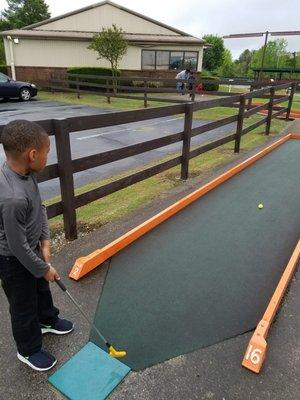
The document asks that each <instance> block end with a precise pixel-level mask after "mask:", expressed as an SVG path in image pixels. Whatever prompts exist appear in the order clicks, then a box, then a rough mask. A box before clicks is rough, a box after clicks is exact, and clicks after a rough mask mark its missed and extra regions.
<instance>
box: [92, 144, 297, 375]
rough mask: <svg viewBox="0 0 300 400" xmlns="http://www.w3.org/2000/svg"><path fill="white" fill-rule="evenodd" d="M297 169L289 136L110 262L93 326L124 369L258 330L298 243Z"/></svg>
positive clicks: (295, 147)
mask: <svg viewBox="0 0 300 400" xmlns="http://www.w3.org/2000/svg"><path fill="white" fill-rule="evenodd" d="M299 171H300V140H296V139H291V140H289V141H288V142H286V143H284V144H283V145H281V146H280V147H279V148H277V149H275V150H273V151H272V152H271V153H270V154H268V155H266V156H265V157H263V158H262V159H260V160H258V161H257V162H256V163H254V164H253V165H252V166H250V167H248V168H246V169H245V170H244V171H242V172H240V173H239V174H237V175H236V176H234V177H233V178H231V179H230V180H229V181H227V182H225V183H223V184H222V185H221V186H219V187H217V188H216V189H214V190H212V191H211V192H209V193H208V194H206V195H205V196H204V197H202V198H200V199H199V200H197V201H196V202H195V203H193V204H191V205H189V206H188V207H186V208H185V209H183V210H182V211H181V212H179V213H178V214H176V215H174V216H173V217H171V218H170V219H168V220H167V221H165V222H164V223H162V224H161V225H159V226H158V227H156V228H155V229H154V230H152V231H150V232H149V233H147V234H146V235H145V236H143V237H141V238H140V239H138V240H137V241H136V242H134V243H133V244H132V245H130V246H129V247H127V248H125V249H124V250H122V251H121V252H120V253H118V254H116V255H115V256H114V257H113V258H112V260H111V264H110V268H109V272H108V275H107V278H106V282H105V285H104V289H103V292H102V296H101V298H100V300H99V304H98V308H97V311H96V315H95V323H96V325H97V326H98V328H99V329H100V330H101V331H102V332H103V333H104V335H105V336H107V337H109V338H110V340H111V341H112V343H113V344H115V345H116V347H119V348H121V349H123V348H124V349H126V350H127V352H128V356H127V357H126V358H125V359H122V361H123V362H124V363H125V364H127V365H128V366H130V367H131V368H132V369H133V370H140V369H143V368H145V367H148V366H150V365H153V364H156V363H159V362H162V361H165V360H167V359H170V358H173V357H176V356H178V355H180V354H184V353H187V352H191V351H193V350H196V349H199V348H201V347H205V346H208V345H212V344H214V343H216V342H219V341H222V340H224V339H226V338H230V337H232V336H235V335H238V334H241V333H243V332H245V331H248V330H250V329H253V328H254V327H255V326H256V325H257V323H258V321H259V318H260V317H261V315H262V313H263V312H264V310H265V307H266V305H267V303H268V300H269V298H270V297H271V296H272V293H273V291H274V289H275V287H276V285H277V282H278V280H279V278H280V275H281V273H282V271H283V269H284V267H285V266H286V264H287V262H288V260H289V258H290V256H291V254H292V251H293V249H294V247H295V245H296V243H297V241H298V239H299V234H300V173H299ZM259 203H263V204H264V208H263V209H262V210H259V209H258V207H257V205H258V204H259ZM91 339H92V341H93V342H94V343H96V344H97V345H99V346H101V347H102V346H103V344H102V343H100V342H99V341H98V339H97V338H96V336H94V335H93V333H92V338H91Z"/></svg>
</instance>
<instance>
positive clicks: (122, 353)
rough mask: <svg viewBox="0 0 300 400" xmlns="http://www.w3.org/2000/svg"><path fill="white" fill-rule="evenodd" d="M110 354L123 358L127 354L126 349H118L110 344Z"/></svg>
mask: <svg viewBox="0 0 300 400" xmlns="http://www.w3.org/2000/svg"><path fill="white" fill-rule="evenodd" d="M108 351H109V355H110V356H112V357H114V358H122V357H125V356H126V354H127V353H126V351H118V350H116V349H115V348H114V347H113V346H110V347H109V348H108Z"/></svg>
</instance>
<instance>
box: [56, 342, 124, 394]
mask: <svg viewBox="0 0 300 400" xmlns="http://www.w3.org/2000/svg"><path fill="white" fill-rule="evenodd" d="M129 371H130V368H129V367H128V366H127V365H124V364H122V363H121V362H120V361H118V360H116V359H115V358H112V357H110V356H109V355H108V354H107V352H105V351H103V350H101V349H100V348H99V347H98V346H95V345H94V343H91V342H88V343H87V344H86V345H85V346H84V347H83V348H82V349H81V350H80V351H79V352H78V353H77V354H75V356H73V357H72V358H71V359H70V360H69V361H67V362H66V363H65V364H64V365H63V366H62V367H61V368H60V369H59V370H57V371H56V372H55V373H54V374H53V375H51V376H50V377H49V382H50V383H51V384H52V385H53V386H54V387H55V388H56V389H58V390H59V391H60V392H61V393H63V394H64V395H65V396H67V398H68V399H71V400H104V399H106V398H107V396H108V395H109V394H110V393H111V392H112V391H113V390H114V388H115V387H116V386H117V385H118V384H119V383H120V382H121V381H122V380H123V379H124V378H125V376H126V375H127V374H128V372H129Z"/></svg>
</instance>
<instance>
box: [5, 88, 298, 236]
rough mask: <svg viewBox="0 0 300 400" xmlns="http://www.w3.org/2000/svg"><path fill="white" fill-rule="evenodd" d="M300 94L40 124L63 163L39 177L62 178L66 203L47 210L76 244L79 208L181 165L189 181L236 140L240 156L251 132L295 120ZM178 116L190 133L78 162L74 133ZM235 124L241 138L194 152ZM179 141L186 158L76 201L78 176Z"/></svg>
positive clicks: (271, 91) (270, 93)
mask: <svg viewBox="0 0 300 400" xmlns="http://www.w3.org/2000/svg"><path fill="white" fill-rule="evenodd" d="M282 89H289V95H284V96H282V95H281V96H280V97H278V96H277V97H276V91H279V90H282ZM294 90H295V85H294V84H291V83H288V84H285V85H277V86H273V87H266V88H263V89H260V90H254V91H252V92H249V93H246V94H242V95H239V94H238V95H234V96H231V97H225V98H217V99H213V100H205V101H201V102H188V103H185V104H176V105H171V106H164V107H157V108H148V109H139V110H133V111H120V112H114V113H108V114H98V115H91V116H82V117H71V118H66V119H51V120H43V121H36V122H37V123H38V124H40V125H41V126H42V127H43V128H44V129H45V131H46V132H47V133H48V134H49V135H54V136H55V141H56V151H57V160H58V162H57V164H52V165H48V166H47V167H46V168H45V169H44V171H43V172H42V173H40V174H39V176H38V180H39V182H45V181H48V180H51V179H54V178H59V181H60V188H61V201H58V202H56V203H54V204H52V205H50V206H48V207H47V212H48V217H49V218H53V217H55V216H57V215H60V214H63V220H64V229H65V235H66V238H68V239H71V240H72V239H75V238H76V237H77V223H76V209H77V208H79V207H82V206H84V205H86V204H88V203H90V202H92V201H95V200H98V199H100V198H102V197H104V196H107V195H109V194H111V193H114V192H116V191H118V190H121V189H124V188H126V187H128V186H130V185H133V184H135V183H137V182H140V181H142V180H144V179H147V178H149V177H151V176H153V175H156V174H159V173H160V172H163V171H166V170H168V169H170V168H173V167H175V166H176V165H179V164H181V179H187V178H188V175H189V160H190V159H192V158H194V157H197V156H198V155H200V154H203V153H205V152H207V151H209V150H212V149H215V148H217V147H219V146H221V145H223V144H225V143H228V142H231V141H233V140H234V141H235V146H234V151H235V152H239V150H240V144H241V137H242V136H243V135H245V134H246V133H248V132H250V131H251V130H253V129H255V128H257V127H258V126H260V125H263V124H266V130H265V133H266V135H268V134H269V132H270V126H271V120H272V118H274V117H276V116H278V115H280V114H283V113H286V119H289V115H290V111H291V105H292V100H293V95H294ZM255 97H256V98H257V97H259V98H261V97H267V98H268V101H267V102H266V103H265V104H263V105H259V106H255V107H252V108H249V109H247V105H246V102H247V101H248V100H249V99H253V98H255ZM287 100H288V107H281V108H280V110H278V111H276V112H273V108H274V105H276V104H279V103H281V102H284V101H287ZM236 105H238V113H237V114H236V115H233V116H230V117H226V118H222V119H220V120H218V121H212V122H209V123H207V124H205V125H202V126H200V127H197V128H192V121H193V113H194V112H196V111H199V110H206V109H209V108H213V107H220V106H224V107H233V106H236ZM265 109H267V110H268V114H267V115H266V116H264V117H263V118H262V119H261V120H259V121H258V122H255V123H254V124H252V125H250V126H248V127H246V128H244V126H243V124H244V119H245V118H247V117H249V116H251V115H254V114H256V113H258V112H259V111H262V110H265ZM178 114H183V115H184V129H183V131H182V132H179V133H174V134H170V135H168V136H164V137H161V138H158V139H152V140H148V141H145V142H142V143H137V144H133V145H130V146H126V147H124V148H120V149H115V150H109V151H106V152H103V153H98V154H94V155H91V156H87V157H82V158H79V159H74V160H72V156H71V144H70V134H71V133H72V132H78V131H83V130H86V129H96V128H103V127H108V126H113V125H121V124H128V123H131V122H137V121H145V120H149V119H154V118H161V117H167V116H173V115H178ZM234 122H237V127H236V131H235V133H232V134H230V135H227V136H224V137H222V138H219V139H216V140H212V141H211V142H209V143H206V144H204V145H202V146H200V147H197V148H195V149H191V138H192V137H195V136H197V135H200V134H202V133H204V132H208V131H210V130H212V129H215V128H218V127H221V126H225V125H227V124H230V123H234ZM3 128H4V125H0V135H1V132H2V130H3ZM0 138H1V136H0ZM178 142H182V152H181V154H180V155H177V156H176V157H173V158H171V159H170V160H168V161H164V162H160V163H158V164H157V165H155V166H151V167H147V168H146V169H144V170H142V171H140V172H136V173H133V174H131V175H129V176H126V177H124V178H121V179H118V180H116V181H114V182H111V183H108V184H106V185H103V186H101V187H99V188H96V189H93V190H91V191H89V192H86V193H83V194H79V195H76V196H75V193H74V178H73V174H75V173H77V172H80V171H84V170H87V169H90V168H94V167H97V166H100V165H104V164H108V163H111V162H114V161H118V160H122V159H124V158H127V157H131V156H134V155H137V154H142V153H145V152H147V151H150V150H154V149H158V148H161V147H164V146H168V145H170V144H173V143H178Z"/></svg>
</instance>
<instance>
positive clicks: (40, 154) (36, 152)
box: [28, 138, 50, 172]
mask: <svg viewBox="0 0 300 400" xmlns="http://www.w3.org/2000/svg"><path fill="white" fill-rule="evenodd" d="M49 150H50V140H49V138H45V141H44V143H43V145H42V147H41V148H40V149H30V150H29V152H28V161H29V169H30V171H32V172H40V171H42V170H43V169H44V168H45V166H46V164H47V158H48V153H49Z"/></svg>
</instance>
